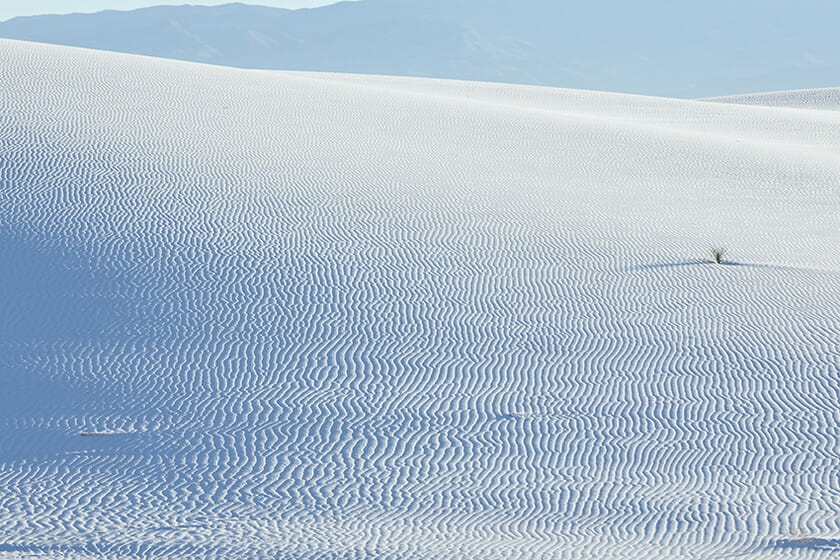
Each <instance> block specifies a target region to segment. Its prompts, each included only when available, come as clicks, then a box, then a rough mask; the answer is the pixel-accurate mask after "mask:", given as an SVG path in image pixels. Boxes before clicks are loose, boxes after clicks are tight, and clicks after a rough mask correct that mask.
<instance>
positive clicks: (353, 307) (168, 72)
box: [0, 41, 840, 560]
mask: <svg viewBox="0 0 840 560" xmlns="http://www.w3.org/2000/svg"><path fill="white" fill-rule="evenodd" d="M838 154H840V113H832V112H828V111H809V110H797V111H790V110H788V109H777V110H774V109H769V108H766V107H750V106H736V105H727V104H716V103H707V102H693V101H676V100H666V99H656V98H645V97H636V96H623V95H616V94H600V93H593V92H579V91H566V90H554V89H543V88H530V87H520V86H501V85H488V84H467V83H459V82H446V81H435V80H414V79H390V78H380V77H362V76H337V75H317V74H307V73H281V72H258V71H242V70H233V69H226V68H216V67H205V66H200V65H194V64H188V63H179V62H172V61H161V60H154V59H149V58H142V57H132V56H125V55H117V54H106V53H97V52H92V51H84V50H78V49H71V48H63V47H53V46H46V45H35V44H26V43H20V42H14V41H0V258H2V261H3V264H2V266H1V267H0V270H2V271H0V385H2V390H0V558H3V559H6V558H8V559H19V558H21V559H22V558H66V559H106V558H107V559H110V558H148V559H152V558H154V559H159V558H171V559H190V558H196V559H198V558H201V559H205V558H218V559H226V560H230V559H263V558H264V559H336V560H338V559H343V560H356V559H358V560H373V559H387V560H397V559H441V560H442V559H476V558H482V559H514V558H528V559H532V558H533V559H578V558H579V559H605V558H625V559H630V558H634V559H635V558H639V559H641V558H678V559H679V558H686V559H701V558H702V559H710V558H731V557H742V558H777V557H778V558H794V557H795V558H827V557H829V556H831V557H833V556H832V555H834V554H836V553H837V550H838V548H840V547H838V540H839V539H840V513H838V512H840V470H838V469H840V441H838V439H839V438H840V402H839V401H840V395H839V394H838V391H839V390H840V383H838V379H840V365H839V364H840V324H838V317H840V298H838V294H840V251H838V250H837V248H838V246H840V234H838V212H840V187H839V186H838V185H839V184H840V156H839V155H838ZM712 245H725V246H727V247H729V248H730V250H731V253H730V256H731V258H732V260H733V261H737V263H733V264H730V265H727V266H718V265H713V264H710V263H708V262H705V259H706V258H707V255H706V250H707V249H708V248H709V247H710V246H712Z"/></svg>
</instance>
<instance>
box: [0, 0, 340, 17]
mask: <svg viewBox="0 0 840 560" xmlns="http://www.w3.org/2000/svg"><path fill="white" fill-rule="evenodd" d="M237 1H241V2H242V3H245V4H259V5H261V6H274V7H277V8H312V7H315V6H323V5H325V4H334V3H335V2H336V1H337V0H257V1H249V0H0V21H5V20H7V19H10V18H13V17H16V16H32V15H37V14H68V13H71V12H98V11H100V10H133V9H135V8H142V7H144V6H156V5H160V4H203V5H207V6H211V5H217V4H229V3H232V2H237Z"/></svg>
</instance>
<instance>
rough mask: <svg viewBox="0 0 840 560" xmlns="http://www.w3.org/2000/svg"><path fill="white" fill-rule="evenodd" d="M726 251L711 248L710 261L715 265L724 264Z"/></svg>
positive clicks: (721, 248) (720, 248)
mask: <svg viewBox="0 0 840 560" xmlns="http://www.w3.org/2000/svg"><path fill="white" fill-rule="evenodd" d="M725 258H726V249H724V248H723V247H713V248H712V260H713V261H714V262H715V263H717V264H724V263H725V262H726V261H724V259H725Z"/></svg>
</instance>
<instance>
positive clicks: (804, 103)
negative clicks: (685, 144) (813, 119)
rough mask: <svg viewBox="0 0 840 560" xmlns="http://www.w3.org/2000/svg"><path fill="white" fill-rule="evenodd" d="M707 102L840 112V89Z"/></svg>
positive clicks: (755, 95) (769, 94) (763, 94)
mask: <svg viewBox="0 0 840 560" xmlns="http://www.w3.org/2000/svg"><path fill="white" fill-rule="evenodd" d="M706 101H714V102H716V103H735V104H738V105H764V106H767V107H791V108H799V109H812V110H822V111H840V88H824V89H809V90H797V91H777V92H771V93H753V94H747V95H733V96H728V97H712V98H709V99H707V100H706Z"/></svg>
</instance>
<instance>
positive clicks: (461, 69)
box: [0, 0, 840, 97]
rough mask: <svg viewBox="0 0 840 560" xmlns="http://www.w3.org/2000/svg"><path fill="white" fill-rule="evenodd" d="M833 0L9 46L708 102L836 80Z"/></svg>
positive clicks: (326, 12) (562, 11) (320, 22)
mask: <svg viewBox="0 0 840 560" xmlns="http://www.w3.org/2000/svg"><path fill="white" fill-rule="evenodd" d="M837 21H840V2H836V1H834V0H804V1H802V2H789V1H781V0H765V1H756V0H739V2H730V1H728V0H727V1H724V0H709V1H707V2H702V3H695V2H691V3H687V2H673V0H667V1H666V0H640V1H639V2H617V1H615V0H588V1H586V2H580V1H577V0H575V1H572V0H525V1H514V0H363V1H360V2H343V3H339V4H334V5H331V6H325V7H322V8H314V9H307V10H283V9H277V8H266V7H260V6H252V5H245V4H228V5H223V6H216V7H202V6H160V7H154V8H145V9H140V10H134V11H128V12H118V11H104V12H99V13H96V14H72V15H59V16H34V17H20V18H15V19H12V20H9V21H7V22H3V23H0V37H5V38H10V39H20V40H26V41H37V42H45V43H55V44H61V45H70V46H78V47H88V48H93V49H101V50H108V51H117V52H125V53H134V54H144V55H150V56H156V57H163V58H173V59H180V60H188V61H196V62H205V63H210V64H220V65H228V66H236V67H243V68H269V69H284V70H313V71H334V72H350V73H364V74H391V75H402V76H424V77H440V78H457V79H466V80H480V81H498V82H512V83H524V84H538V85H551V86H560V87H571V88H583V89H597V90H608V91H621V92H630V93H644V94H651V95H665V96H675V97H704V96H712V95H725V94H731V93H741V92H751V91H771V90H781V89H794V88H815V87H830V86H837V85H840V34H838V33H837V32H836V29H835V22H837Z"/></svg>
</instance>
